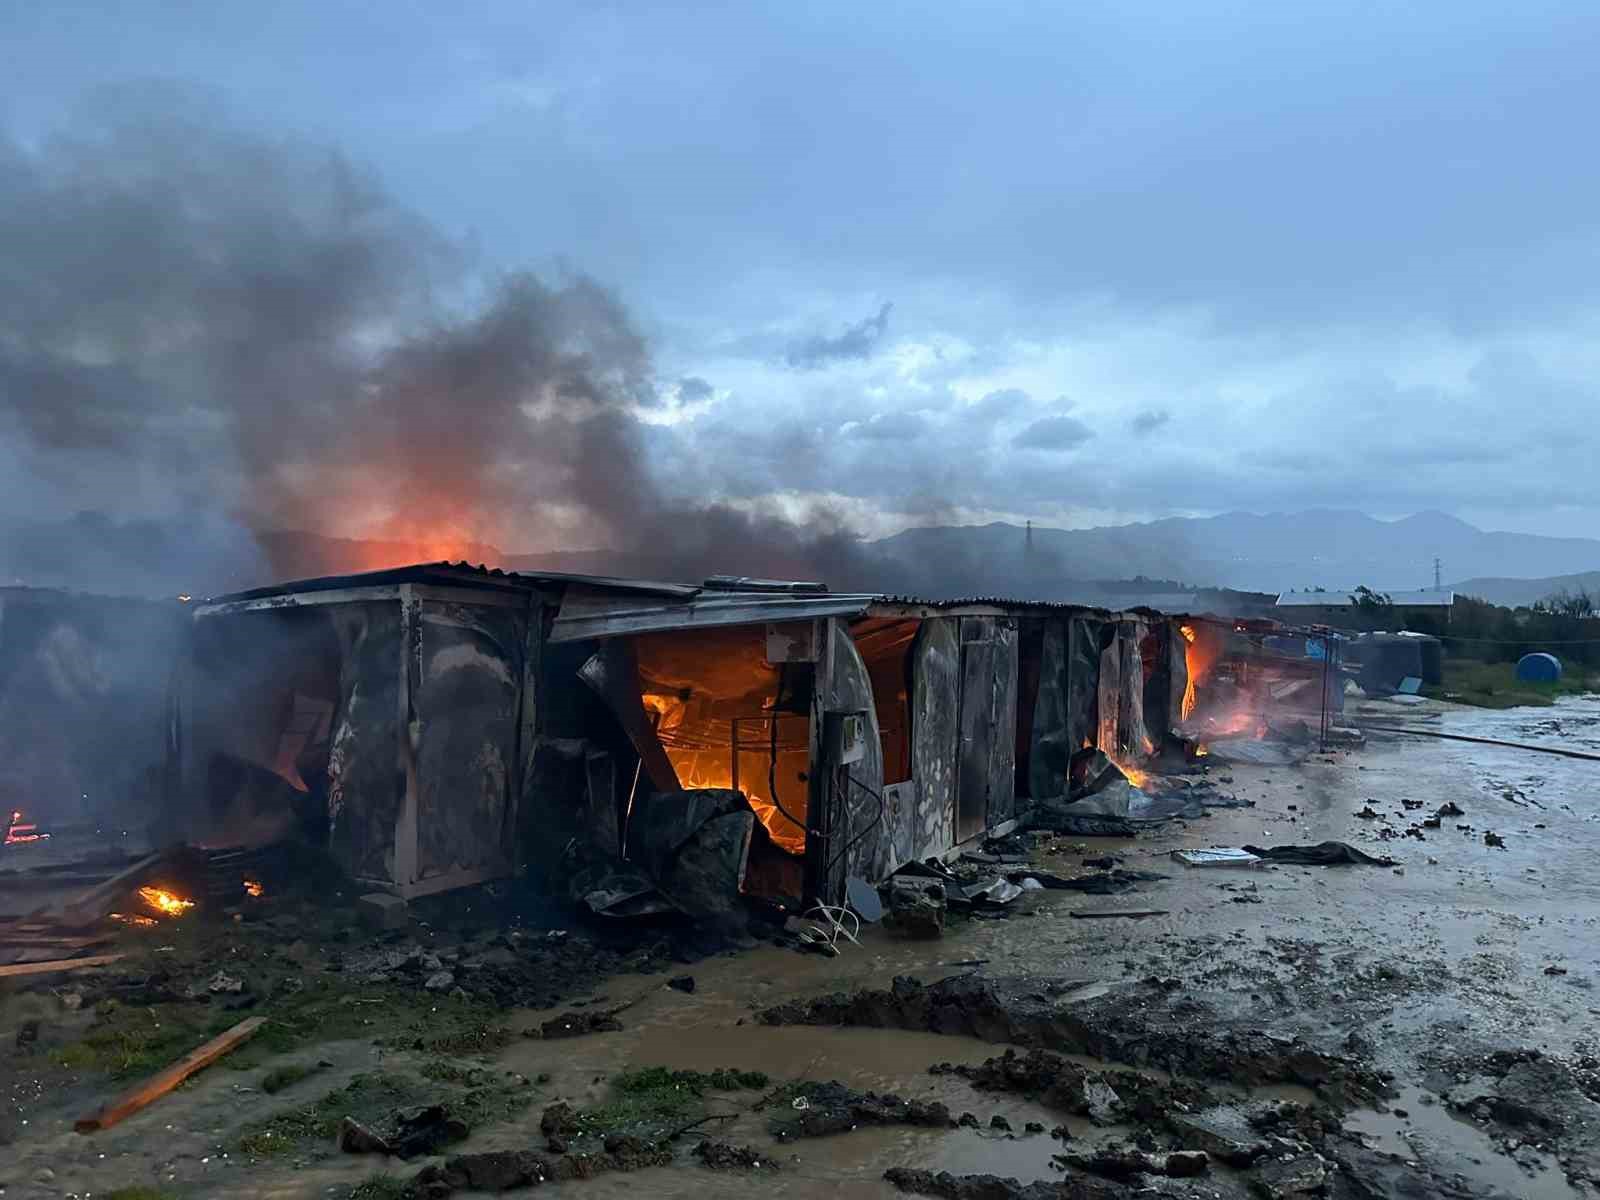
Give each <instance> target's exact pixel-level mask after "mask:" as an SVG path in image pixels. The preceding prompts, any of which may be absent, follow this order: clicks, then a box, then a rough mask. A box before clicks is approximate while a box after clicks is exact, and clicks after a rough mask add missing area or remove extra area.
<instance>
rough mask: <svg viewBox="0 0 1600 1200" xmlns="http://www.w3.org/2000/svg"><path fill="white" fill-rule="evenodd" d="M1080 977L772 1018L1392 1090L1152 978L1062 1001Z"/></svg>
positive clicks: (827, 1006) (841, 998) (911, 989)
mask: <svg viewBox="0 0 1600 1200" xmlns="http://www.w3.org/2000/svg"><path fill="white" fill-rule="evenodd" d="M1076 990H1077V985H1076V984H1075V983H1073V982H1072V981H1062V980H1057V981H1052V980H1048V979H1037V978H1030V977H1014V978H995V979H990V978H985V977H981V976H976V975H963V976H953V977H951V978H948V979H944V980H941V981H940V982H938V983H936V984H933V985H932V986H926V985H924V984H922V983H921V982H920V981H918V980H915V979H910V978H905V977H900V978H897V979H895V981H894V983H893V985H892V986H891V987H890V988H888V989H886V990H878V989H864V990H862V991H859V992H855V993H838V994H835V995H832V996H825V997H822V998H820V999H817V1000H813V1001H810V1002H805V1003H800V1002H796V1003H789V1004H782V1005H778V1006H776V1007H774V1008H770V1009H767V1010H766V1011H764V1012H763V1013H761V1014H760V1019H761V1020H762V1021H763V1022H765V1023H766V1024H769V1025H856V1026H870V1027H876V1028H899V1029H916V1030H927V1031H930V1032H933V1033H956V1034H966V1035H968V1036H972V1037H977V1038H980V1039H982V1040H985V1041H992V1042H1009V1043H1012V1044H1015V1045H1021V1046H1037V1047H1042V1048H1048V1049H1051V1050H1055V1051H1059V1052H1063V1053H1068V1054H1086V1055H1091V1056H1093V1057H1097V1058H1102V1059H1107V1060H1110V1061H1113V1062H1121V1063H1126V1064H1128V1065H1130V1066H1135V1067H1156V1068H1159V1069H1161V1070H1165V1071H1169V1072H1171V1073H1173V1074H1176V1075H1184V1076H1188V1077H1189V1078H1193V1079H1204V1080H1208V1081H1209V1080H1215V1081H1218V1082H1228V1083H1234V1084H1238V1085H1242V1086H1253V1085H1258V1084H1264V1083H1294V1084H1299V1085H1301V1086H1304V1087H1309V1088H1312V1089H1314V1090H1316V1091H1317V1092H1318V1094H1319V1095H1322V1096H1324V1097H1325V1098H1326V1099H1328V1100H1329V1101H1330V1102H1333V1103H1338V1104H1342V1105H1346V1106H1348V1105H1351V1104H1355V1103H1358V1102H1362V1101H1369V1100H1372V1099H1376V1098H1379V1097H1382V1096H1385V1095H1388V1094H1389V1093H1390V1092H1391V1091H1392V1088H1391V1085H1390V1083H1389V1081H1388V1077H1387V1075H1386V1074H1384V1073H1382V1072H1379V1071H1376V1070H1374V1069H1373V1068H1371V1067H1369V1066H1367V1065H1365V1064H1363V1063H1361V1062H1359V1061H1356V1060H1353V1059H1350V1058H1347V1057H1345V1056H1343V1055H1339V1054H1335V1053H1331V1052H1328V1051H1324V1050H1318V1049H1316V1048H1314V1047H1312V1046H1309V1045H1307V1044H1305V1043H1304V1042H1302V1041H1300V1040H1298V1039H1296V1038H1290V1037H1282V1036H1273V1035H1271V1034H1268V1033H1265V1032H1263V1031H1262V1030H1261V1029H1260V1028H1259V1027H1258V1026H1257V1025H1256V1024H1255V1023H1254V1022H1245V1021H1238V1020H1232V1019H1229V1018H1227V1017H1225V1016H1224V1015H1223V1014H1221V1013H1219V1012H1218V1011H1216V1010H1214V1009H1212V1008H1211V1007H1209V1006H1208V1005H1206V1004H1204V1003H1203V1002H1200V1001H1198V1000H1196V999H1195V998H1194V997H1192V996H1188V995H1182V994H1181V993H1174V991H1173V990H1172V989H1171V988H1168V987H1166V986H1165V985H1164V984H1162V983H1161V982H1159V981H1152V980H1147V981H1145V982H1144V983H1141V984H1136V985H1132V986H1129V987H1124V988H1118V989H1112V990H1110V991H1107V992H1104V993H1102V994H1098V995H1094V996H1091V997H1088V998H1085V999H1083V1000H1081V1001H1078V1002H1075V1003H1071V1004H1070V1006H1069V1007H1065V1008H1064V1007H1063V1006H1062V1005H1061V1002H1060V998H1061V997H1066V996H1070V995H1071V994H1072V993H1073V992H1074V991H1076Z"/></svg>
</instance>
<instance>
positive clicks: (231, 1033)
mask: <svg viewBox="0 0 1600 1200" xmlns="http://www.w3.org/2000/svg"><path fill="white" fill-rule="evenodd" d="M266 1023H267V1019H266V1018H265V1017H251V1018H250V1019H249V1020H247V1021H240V1022H239V1023H238V1024H237V1025H235V1026H234V1027H233V1028H232V1029H230V1030H228V1031H227V1032H226V1033H222V1034H218V1035H217V1036H216V1037H214V1038H212V1039H211V1040H210V1041H209V1042H207V1043H206V1044H205V1045H204V1046H201V1047H200V1048H199V1049H198V1050H192V1051H190V1052H189V1053H188V1054H186V1055H184V1057H182V1058H180V1059H179V1060H178V1061H177V1062H175V1063H173V1064H172V1065H171V1066H170V1067H168V1068H167V1069H166V1070H164V1071H161V1072H158V1073H157V1074H155V1075H152V1076H151V1077H150V1078H149V1079H146V1080H145V1081H144V1082H143V1083H140V1084H137V1085H135V1086H134V1087H132V1088H129V1089H128V1090H127V1091H126V1092H123V1093H122V1095H120V1096H118V1097H117V1098H116V1099H115V1100H111V1101H109V1102H108V1103H106V1104H104V1105H102V1106H101V1107H100V1108H98V1109H96V1110H95V1111H94V1112H93V1113H91V1114H90V1115H89V1116H87V1117H79V1118H78V1120H77V1121H76V1122H75V1123H74V1124H73V1128H74V1129H76V1130H77V1131H78V1132H79V1133H94V1132H96V1131H97V1130H101V1129H110V1128H111V1127H112V1126H113V1125H115V1124H117V1123H118V1122H119V1121H123V1120H126V1119H127V1118H128V1117H131V1116H132V1115H133V1114H134V1113H136V1112H138V1111H139V1110H140V1109H142V1108H145V1107H147V1106H148V1105H151V1104H154V1103H155V1102H156V1101H157V1100H159V1099H161V1097H163V1096H165V1095H166V1094H167V1093H168V1092H170V1091H172V1089H173V1088H175V1087H177V1086H178V1085H179V1084H180V1083H182V1082H183V1081H184V1080H185V1079H188V1078H189V1077H190V1076H191V1075H195V1074H198V1073H199V1072H201V1071H203V1070H205V1069H206V1068H207V1067H209V1066H210V1065H211V1064H212V1063H214V1062H216V1061H217V1059H219V1058H221V1057H222V1056H223V1055H225V1054H228V1053H231V1052H232V1051H233V1050H234V1049H236V1048H237V1047H238V1046H240V1045H241V1044H242V1043H244V1042H246V1041H248V1040H249V1039H250V1038H251V1037H253V1036H255V1032H256V1030H258V1029H260V1028H261V1027H262V1026H263V1025H265V1024H266Z"/></svg>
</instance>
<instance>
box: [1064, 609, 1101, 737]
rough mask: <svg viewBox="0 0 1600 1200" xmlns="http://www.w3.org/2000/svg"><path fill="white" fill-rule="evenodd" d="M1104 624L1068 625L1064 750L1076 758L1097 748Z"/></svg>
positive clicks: (1079, 621) (1076, 621)
mask: <svg viewBox="0 0 1600 1200" xmlns="http://www.w3.org/2000/svg"><path fill="white" fill-rule="evenodd" d="M1103 626H1104V622H1103V621H1099V620H1096V619H1095V618H1092V617H1072V618H1071V619H1069V620H1068V622H1067V746H1068V749H1069V751H1070V752H1071V753H1072V754H1076V753H1077V752H1078V751H1079V750H1081V749H1083V747H1085V746H1093V745H1096V744H1097V743H1096V740H1095V739H1096V738H1097V737H1098V735H1099V725H1100V631H1101V629H1102V627H1103Z"/></svg>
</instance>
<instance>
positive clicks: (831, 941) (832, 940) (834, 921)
mask: <svg viewBox="0 0 1600 1200" xmlns="http://www.w3.org/2000/svg"><path fill="white" fill-rule="evenodd" d="M813 913H821V914H822V920H823V921H826V922H827V926H826V928H824V927H823V926H822V925H821V924H820V923H818V922H812V925H811V928H812V929H814V930H816V932H817V933H818V935H819V936H821V937H825V938H827V939H828V945H829V946H831V947H832V948H833V949H835V950H837V949H838V948H839V939H840V938H841V937H842V938H847V939H849V941H850V942H851V943H852V944H854V945H857V946H859V945H861V938H860V933H861V918H860V917H859V916H857V915H856V914H855V913H854V912H852V911H851V910H850V909H849V908H846V907H845V906H844V905H841V904H818V905H817V906H816V907H814V908H808V909H807V910H806V911H805V916H804V919H805V920H810V919H811V915H812V914H813ZM835 914H837V915H835ZM846 917H848V918H849V919H850V921H851V922H852V923H853V924H854V925H855V929H854V930H849V929H846V928H845V927H844V918H846Z"/></svg>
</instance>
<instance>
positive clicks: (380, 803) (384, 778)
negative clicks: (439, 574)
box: [328, 601, 406, 881]
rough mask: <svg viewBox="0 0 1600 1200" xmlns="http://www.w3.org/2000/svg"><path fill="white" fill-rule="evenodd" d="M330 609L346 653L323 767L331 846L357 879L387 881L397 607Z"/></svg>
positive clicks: (390, 871) (397, 771)
mask: <svg viewBox="0 0 1600 1200" xmlns="http://www.w3.org/2000/svg"><path fill="white" fill-rule="evenodd" d="M334 609H335V611H334V613H333V617H334V623H335V626H336V627H337V628H338V630H339V633H340V638H341V641H342V642H343V643H344V657H343V660H342V662H341V663H340V672H339V692H340V703H339V709H338V713H337V715H336V718H335V732H334V735H333V750H332V753H331V756H330V759H329V764H328V780H329V782H328V818H329V824H330V827H331V837H330V846H331V849H332V851H333V854H334V857H335V858H336V859H337V860H338V861H339V863H340V865H342V866H343V867H344V869H345V870H346V871H348V872H349V873H350V874H352V875H354V876H356V877H357V878H359V879H369V880H375V881H392V880H394V878H395V875H394V870H395V831H396V826H397V823H398V821H399V817H400V809H401V805H402V804H403V803H404V800H405V787H406V784H405V772H404V771H403V770H402V768H401V766H400V664H401V647H400V606H399V605H398V604H396V603H394V602H393V601H387V602H375V603H371V604H341V605H336V606H334Z"/></svg>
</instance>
